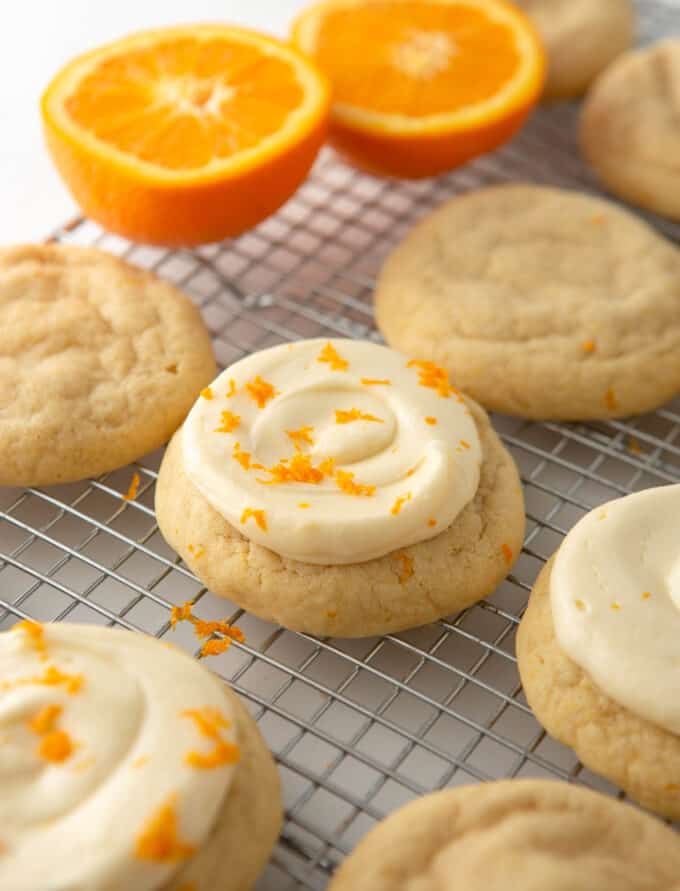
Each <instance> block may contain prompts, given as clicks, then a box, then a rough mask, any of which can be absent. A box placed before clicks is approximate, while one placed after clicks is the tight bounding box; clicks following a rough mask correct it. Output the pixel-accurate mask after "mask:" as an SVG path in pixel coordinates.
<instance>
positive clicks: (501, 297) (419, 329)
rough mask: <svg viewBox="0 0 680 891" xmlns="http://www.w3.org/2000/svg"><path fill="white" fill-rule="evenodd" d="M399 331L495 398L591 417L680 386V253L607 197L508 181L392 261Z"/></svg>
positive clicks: (415, 234) (390, 314) (386, 272)
mask: <svg viewBox="0 0 680 891" xmlns="http://www.w3.org/2000/svg"><path fill="white" fill-rule="evenodd" d="M375 312H376V318H377V321H378V325H379V327H380V329H381V331H382V332H383V334H384V335H385V338H386V339H387V341H388V343H389V344H390V345H391V346H393V347H395V348H396V349H399V350H402V351H403V352H406V353H409V354H410V355H413V356H415V357H416V358H418V359H429V360H432V361H434V362H436V363H437V364H438V365H441V366H443V367H444V368H446V369H447V370H448V371H449V373H450V374H451V379H452V380H453V381H454V382H455V383H456V384H457V385H458V386H460V387H461V388H462V389H463V390H464V391H465V392H466V393H469V394H470V396H472V397H473V399H476V400H477V401H478V402H481V404H482V405H483V406H484V407H485V408H487V409H493V410H495V411H500V412H506V413H507V414H511V415H519V416H521V417H527V418H556V419H562V420H588V419H598V418H615V417H621V416H624V415H628V414H635V413H640V412H644V411H649V410H651V409H653V408H656V407H657V406H659V405H661V404H662V403H664V402H666V401H667V400H668V399H671V398H672V397H673V396H675V395H676V394H677V393H678V392H680V251H678V250H677V248H675V247H674V246H673V245H672V244H671V243H670V242H668V241H666V240H665V239H664V238H662V237H661V236H660V235H658V234H657V233H656V232H655V231H654V230H653V229H652V228H651V227H650V226H648V225H646V224H645V223H644V222H642V221H641V220H639V219H638V218H637V217H635V216H633V215H632V214H629V213H627V212H626V211H624V210H622V209H621V208H619V207H617V206H616V205H615V204H612V203H611V202H608V201H603V200H601V199H599V198H593V197H590V196H588V195H581V194H578V193H577V192H569V191H566V190H560V189H549V188H542V187H539V186H523V185H503V186H494V187H491V188H485V189H479V190H476V191H473V192H468V193H466V194H464V195H459V196H457V197H455V198H452V199H451V200H450V201H448V202H446V203H445V204H443V205H442V206H441V207H440V208H439V209H438V210H436V211H435V212H434V213H432V214H430V215H429V216H428V217H426V218H425V219H424V220H423V221H422V222H421V223H419V224H418V225H416V226H415V228H414V229H413V230H412V231H411V232H410V233H409V234H408V235H407V236H406V238H405V239H404V241H403V242H402V243H401V244H400V245H399V246H398V247H397V248H396V249H395V250H394V251H393V253H392V254H391V255H390V257H388V259H387V262H386V263H385V265H384V267H383V269H382V271H381V273H380V277H379V279H378V284H377V286H376V293H375Z"/></svg>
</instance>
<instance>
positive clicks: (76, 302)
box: [0, 245, 215, 486]
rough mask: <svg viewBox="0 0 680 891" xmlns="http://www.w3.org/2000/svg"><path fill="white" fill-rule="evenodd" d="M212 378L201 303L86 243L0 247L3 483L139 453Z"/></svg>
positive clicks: (24, 482) (78, 471)
mask: <svg viewBox="0 0 680 891" xmlns="http://www.w3.org/2000/svg"><path fill="white" fill-rule="evenodd" d="M214 374H215V360H214V358H213V353H212V347H211V345H210V338H209V336H208V332H207V331H206V329H205V326H204V325H203V322H202V320H201V317H200V314H199V312H198V310H197V309H196V308H195V307H194V305H193V303H192V302H191V301H190V300H189V298H188V297H185V296H184V294H182V293H180V292H179V291H177V290H176V289H175V288H173V287H171V286H170V285H168V284H166V283H165V282H162V281H161V280H160V279H158V278H156V276H154V275H152V274H151V273H148V272H143V271H141V270H139V269H135V268H134V267H132V266H130V265H128V264H127V263H124V262H123V261H121V260H118V259H116V258H115V257H112V256H111V255H110V254H106V253H104V252H103V251H100V250H95V249H94V248H76V247H66V246H63V245H26V246H24V247H14V248H7V249H4V250H0V485H3V486H36V485H49V484H51V483H62V482H68V481H70V480H77V479H84V478H86V477H88V476H96V475H98V474H100V473H104V472H105V471H107V470H113V469H114V468H116V467H121V466H123V465H125V464H127V463H129V462H130V461H133V460H135V459H137V458H140V457H141V456H142V455H144V454H146V453H147V452H150V451H152V450H153V449H155V448H158V447H159V446H160V445H162V444H163V443H164V442H166V441H167V440H168V439H169V437H170V436H171V435H172V433H173V432H174V431H175V430H176V429H177V427H178V426H179V425H180V424H181V423H182V421H183V420H184V417H185V415H186V413H187V411H188V410H189V408H190V407H191V405H192V403H193V401H194V399H195V398H196V396H197V395H198V393H199V392H200V390H201V388H202V387H203V386H205V384H207V383H208V381H209V380H210V379H211V378H212V377H213V376H214Z"/></svg>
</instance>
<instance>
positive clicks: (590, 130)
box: [581, 39, 680, 220]
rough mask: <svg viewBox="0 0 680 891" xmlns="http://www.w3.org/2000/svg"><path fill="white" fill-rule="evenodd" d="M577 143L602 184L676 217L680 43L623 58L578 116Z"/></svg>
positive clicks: (679, 205)
mask: <svg viewBox="0 0 680 891" xmlns="http://www.w3.org/2000/svg"><path fill="white" fill-rule="evenodd" d="M581 147H582V149H583V153H584V155H585V156H586V158H587V159H588V161H589V162H590V163H591V164H592V166H593V168H594V170H595V172H596V173H597V175H598V176H599V177H600V179H601V180H602V182H603V183H604V185H605V186H606V187H607V188H608V189H609V190H610V191H611V192H612V193H613V194H614V195H617V196H619V197H620V198H624V199H625V200H626V201H630V202H631V203H632V204H636V205H638V206H639V207H644V208H645V209H646V210H651V211H653V212H654V213H658V214H661V215H662V216H667V217H670V218H671V219H673V220H680V166H679V165H680V161H679V159H680V40H679V39H676V40H664V41H662V42H661V43H656V44H652V45H651V46H646V47H643V48H642V49H638V50H635V51H634V52H630V53H626V55H624V56H621V58H620V59H618V60H617V61H616V62H615V64H613V65H612V66H611V68H608V69H607V70H606V71H605V72H604V74H603V75H602V76H601V77H600V78H598V80H597V82H596V83H595V84H594V86H593V88H592V90H591V91H590V92H589V93H588V96H587V98H586V101H585V104H584V106H583V111H582V114H581Z"/></svg>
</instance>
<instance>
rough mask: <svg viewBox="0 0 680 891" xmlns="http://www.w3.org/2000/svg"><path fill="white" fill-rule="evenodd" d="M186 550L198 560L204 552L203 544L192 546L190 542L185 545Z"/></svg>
mask: <svg viewBox="0 0 680 891" xmlns="http://www.w3.org/2000/svg"><path fill="white" fill-rule="evenodd" d="M187 550H188V551H189V553H190V554H193V555H194V558H195V559H196V560H200V558H201V557H202V556H203V555H204V554H205V548H204V547H203V545H196V546H195V547H194V545H192V544H190V545H188V546H187Z"/></svg>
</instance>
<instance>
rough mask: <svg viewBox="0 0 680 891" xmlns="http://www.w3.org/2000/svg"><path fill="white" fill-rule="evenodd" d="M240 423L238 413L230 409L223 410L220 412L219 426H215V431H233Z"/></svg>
mask: <svg viewBox="0 0 680 891" xmlns="http://www.w3.org/2000/svg"><path fill="white" fill-rule="evenodd" d="M240 423H241V418H240V416H239V415H235V414H234V413H233V412H231V411H223V412H221V414H220V426H219V427H215V433H233V432H234V430H236V428H237V427H238V426H239V424H240Z"/></svg>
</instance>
